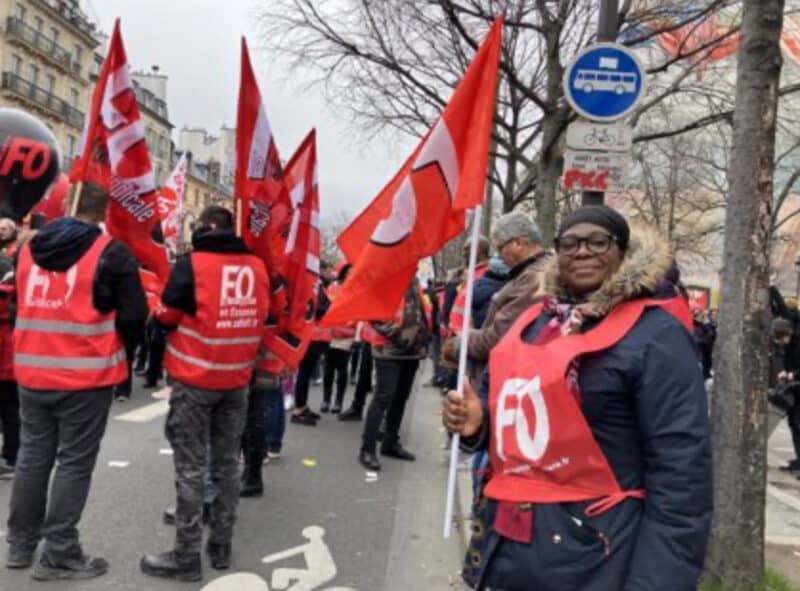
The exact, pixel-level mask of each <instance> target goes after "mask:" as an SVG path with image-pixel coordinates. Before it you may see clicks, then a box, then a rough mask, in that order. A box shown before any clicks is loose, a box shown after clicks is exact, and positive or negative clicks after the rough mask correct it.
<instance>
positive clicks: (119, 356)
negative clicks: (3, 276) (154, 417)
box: [14, 235, 128, 391]
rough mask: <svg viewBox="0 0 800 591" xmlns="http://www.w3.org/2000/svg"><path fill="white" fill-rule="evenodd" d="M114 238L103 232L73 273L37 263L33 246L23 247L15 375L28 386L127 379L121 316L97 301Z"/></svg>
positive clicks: (69, 387)
mask: <svg viewBox="0 0 800 591" xmlns="http://www.w3.org/2000/svg"><path fill="white" fill-rule="evenodd" d="M110 242H111V238H110V237H109V236H102V235H101V236H99V237H98V238H97V240H95V241H94V244H92V246H91V247H90V248H89V250H88V251H87V252H86V254H84V255H83V257H82V258H81V259H80V260H79V261H78V262H77V263H76V264H75V265H73V266H72V267H70V268H69V269H68V270H67V271H46V270H44V269H42V268H40V267H39V266H38V265H36V264H34V262H33V258H32V256H31V251H30V245H27V244H26V245H25V246H24V247H23V248H22V250H21V251H20V255H19V264H18V267H17V294H18V304H17V322H16V327H15V330H14V373H15V376H16V379H17V381H18V382H19V383H20V384H21V385H22V386H24V387H26V388H29V389H31V390H61V391H74V390H87V389H91V388H101V387H106V386H114V385H116V384H119V383H121V382H123V381H125V380H126V379H127V377H128V364H127V361H126V358H125V346H124V343H123V342H122V339H121V338H120V337H119V335H118V334H117V331H116V326H115V319H116V314H115V313H114V312H112V313H109V314H101V313H100V312H98V311H97V309H96V308H95V307H94V304H93V302H92V293H93V289H92V285H93V283H94V276H95V272H96V270H97V265H98V263H99V261H100V255H101V254H102V253H103V251H104V250H105V248H106V246H108V244H109V243H110Z"/></svg>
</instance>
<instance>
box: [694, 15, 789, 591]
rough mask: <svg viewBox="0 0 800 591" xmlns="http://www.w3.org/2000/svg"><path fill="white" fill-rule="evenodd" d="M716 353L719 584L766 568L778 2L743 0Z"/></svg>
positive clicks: (711, 564)
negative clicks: (770, 253)
mask: <svg viewBox="0 0 800 591" xmlns="http://www.w3.org/2000/svg"><path fill="white" fill-rule="evenodd" d="M743 4H744V13H743V20H742V35H743V41H742V48H741V50H740V51H739V57H738V80H737V85H736V109H735V114H734V143H733V150H732V153H731V159H730V164H729V167H730V168H729V170H728V182H729V186H730V190H729V195H728V206H727V215H726V221H725V247H724V255H723V256H724V259H723V261H724V267H723V271H722V305H721V308H720V323H719V326H720V331H719V339H718V343H719V345H718V347H717V350H716V351H715V355H714V369H715V378H714V382H715V383H714V393H713V397H712V399H713V404H712V407H713V408H712V445H713V452H714V506H715V513H714V526H713V531H712V536H711V546H710V548H709V555H708V560H707V563H706V568H707V571H708V573H709V574H710V575H711V577H712V578H714V579H717V580H719V581H721V582H722V583H724V584H725V585H726V586H727V587H726V588H727V589H731V590H735V591H740V590H745V589H747V590H750V589H754V588H756V585H757V583H758V582H759V581H760V580H761V578H762V576H763V572H764V503H765V486H766V451H767V441H766V412H765V411H766V404H767V402H766V400H767V397H766V394H767V392H766V390H767V372H768V356H767V350H768V346H769V337H768V334H769V321H770V315H769V305H768V295H767V288H768V282H769V243H770V235H769V234H770V215H771V207H772V176H773V171H774V164H773V162H774V156H775V128H776V117H777V107H778V95H777V91H778V82H779V78H780V72H781V53H780V47H779V36H780V33H781V27H782V20H783V8H784V0H744V3H743Z"/></svg>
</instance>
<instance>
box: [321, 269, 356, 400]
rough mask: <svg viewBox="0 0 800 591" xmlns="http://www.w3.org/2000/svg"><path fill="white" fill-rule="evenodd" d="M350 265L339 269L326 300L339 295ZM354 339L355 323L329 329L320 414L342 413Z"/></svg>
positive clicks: (333, 298)
mask: <svg viewBox="0 0 800 591" xmlns="http://www.w3.org/2000/svg"><path fill="white" fill-rule="evenodd" d="M350 268H351V267H350V265H349V264H344V265H342V266H341V267H340V268H339V274H338V276H337V277H336V280H335V281H334V282H333V283H331V284H330V286H328V299H330V301H331V302H333V301H334V300H335V299H336V294H338V293H339V290H340V289H341V286H342V284H343V283H344V282H345V280H346V279H347V275H348V274H349V273H350ZM355 338H356V323H355V322H352V323H350V324H348V325H346V326H336V327H334V328H332V329H331V343H330V347H329V348H328V351H327V352H326V353H325V373H324V375H323V379H322V407H321V408H320V411H321V412H332V413H333V414H335V415H338V414H339V413H340V412H342V403H343V402H344V393H345V390H347V377H348V376H347V366H348V362H349V361H350V349H351V348H352V347H353V343H354V342H355ZM334 380H335V381H336V399H335V401H334V403H333V407H331V398H332V397H333V383H334Z"/></svg>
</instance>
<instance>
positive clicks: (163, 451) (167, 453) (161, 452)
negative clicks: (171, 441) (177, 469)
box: [158, 447, 175, 456]
mask: <svg viewBox="0 0 800 591" xmlns="http://www.w3.org/2000/svg"><path fill="white" fill-rule="evenodd" d="M158 453H159V455H162V456H171V455H172V454H173V453H175V452H173V451H172V448H169V447H166V448H164V449H159V450H158Z"/></svg>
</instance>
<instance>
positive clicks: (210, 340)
mask: <svg viewBox="0 0 800 591" xmlns="http://www.w3.org/2000/svg"><path fill="white" fill-rule="evenodd" d="M178 332H179V333H181V334H185V335H186V336H188V337H192V338H193V339H197V340H198V341H200V342H201V343H203V344H204V345H253V344H255V343H260V342H261V337H219V338H214V337H204V336H203V335H201V334H200V333H199V332H196V331H194V330H192V329H191V328H186V327H185V326H178Z"/></svg>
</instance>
